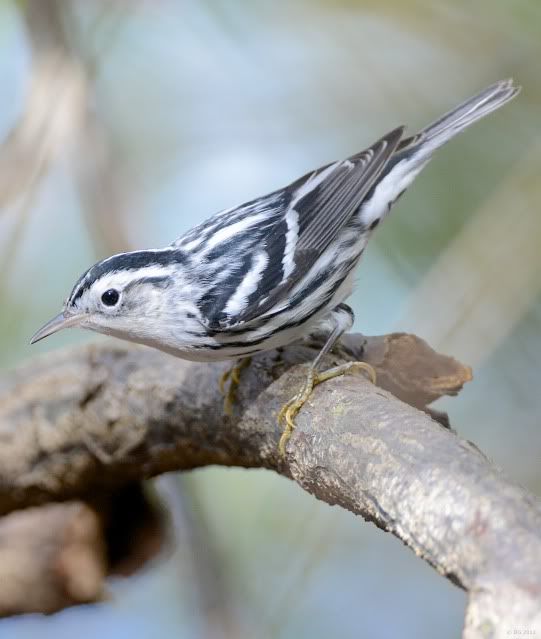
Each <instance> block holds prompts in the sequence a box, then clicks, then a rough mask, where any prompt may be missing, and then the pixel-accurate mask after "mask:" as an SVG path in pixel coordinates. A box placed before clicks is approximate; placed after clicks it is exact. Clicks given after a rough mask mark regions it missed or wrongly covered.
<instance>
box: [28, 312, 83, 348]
mask: <svg viewBox="0 0 541 639" xmlns="http://www.w3.org/2000/svg"><path fill="white" fill-rule="evenodd" d="M82 318H83V316H82V315H66V313H65V312H64V313H60V314H59V315H57V316H56V317H53V319H52V320H49V321H48V322H47V324H44V325H43V326H42V327H41V328H40V329H39V331H37V333H34V335H33V336H32V339H31V340H30V344H35V343H36V342H39V340H40V339H44V338H45V337H49V335H52V334H53V333H58V331H61V330H62V329H64V328H70V327H71V326H77V325H78V324H79V323H80V322H81V320H82Z"/></svg>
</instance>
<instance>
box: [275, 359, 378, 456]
mask: <svg viewBox="0 0 541 639" xmlns="http://www.w3.org/2000/svg"><path fill="white" fill-rule="evenodd" d="M357 371H363V372H364V373H367V374H368V376H369V379H370V381H371V382H372V384H375V383H376V371H375V370H374V368H373V367H372V366H370V364H367V363H366V362H348V363H347V364H340V366H334V367H333V368H329V369H328V370H326V371H323V372H321V373H318V372H317V371H316V370H315V369H314V368H312V367H311V368H310V369H309V371H308V375H307V376H306V380H305V382H304V386H303V387H302V388H301V390H300V391H299V392H298V393H297V394H296V395H295V397H293V398H292V399H290V400H289V401H288V402H286V403H285V404H284V405H283V406H282V408H281V409H280V412H279V413H278V424H279V425H280V426H282V427H283V432H282V435H281V437H280V441H279V442H278V451H279V453H280V456H281V457H284V456H285V453H286V446H287V443H288V441H289V439H290V437H291V435H292V433H293V431H294V430H295V417H296V416H297V415H298V413H299V411H300V410H301V408H302V407H303V406H304V404H305V403H306V401H307V400H308V398H309V397H310V395H311V394H312V391H313V390H314V388H315V387H316V386H317V385H318V384H321V383H322V382H326V381H327V380H329V379H333V378H334V377H340V376H341V375H347V374H350V373H354V372H357Z"/></svg>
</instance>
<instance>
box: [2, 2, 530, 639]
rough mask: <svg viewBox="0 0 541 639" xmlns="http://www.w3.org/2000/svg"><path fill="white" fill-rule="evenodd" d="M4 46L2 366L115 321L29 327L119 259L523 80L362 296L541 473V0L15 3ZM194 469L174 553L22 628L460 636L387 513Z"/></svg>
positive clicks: (492, 449)
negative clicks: (104, 595)
mask: <svg viewBox="0 0 541 639" xmlns="http://www.w3.org/2000/svg"><path fill="white" fill-rule="evenodd" d="M0 51H1V55H0V87H1V88H2V101H1V105H2V106H1V108H0V129H1V133H2V139H3V144H2V146H1V147H0V207H1V208H0V305H1V313H0V353H1V366H2V368H3V369H8V368H10V367H12V366H14V365H16V364H17V363H18V362H19V361H21V360H24V359H26V358H29V357H32V356H34V355H36V354H37V353H38V352H42V351H46V350H49V349H57V348H60V347H61V346H62V345H63V344H66V343H81V342H83V341H85V340H96V339H99V338H97V337H95V336H92V335H85V334H83V333H81V332H75V331H74V332H72V333H70V332H68V333H67V334H62V335H59V336H55V337H54V338H51V339H49V340H46V341H45V342H43V343H40V344H39V345H38V346H36V347H32V348H30V347H29V346H28V339H29V336H30V335H31V334H32V333H33V332H34V330H36V329H37V328H38V327H39V326H40V325H41V324H42V322H43V321H45V320H46V319H48V318H49V317H50V316H52V315H53V314H55V313H57V312H58V311H59V310H60V307H61V303H62V300H63V299H64V298H65V297H66V296H67V294H68V293H69V291H70V289H71V286H72V285H73V283H74V282H75V280H76V278H77V277H78V276H79V274H80V273H81V272H82V271H83V270H85V269H86V268H87V267H88V266H89V265H90V264H91V263H93V262H94V261H96V260H97V259H99V258H101V257H104V256H106V255H109V254H111V253H112V252H116V251H119V250H126V249H129V248H142V247H149V246H159V245H165V244H168V243H169V242H170V241H172V240H173V239H174V238H175V237H177V236H178V235H180V234H181V233H182V232H183V231H185V230H186V229H188V228H189V227H191V226H193V225H194V224H195V223H197V222H198V221H200V220H202V219H203V218H204V217H207V216H208V215H209V214H211V213H213V212H214V211H216V210H219V209H222V208H225V207H229V206H232V205H234V204H239V203H241V202H243V201H245V200H248V199H250V198H253V197H256V196H258V195H261V194H263V193H265V192H268V191H271V190H273V189H275V188H277V187H279V186H282V185H284V184H285V183H287V182H289V181H291V180H292V179H294V178H296V177H298V176H299V175H300V174H302V173H304V172H306V171H307V170H308V169H311V168H315V167H317V166H319V165H321V164H323V163H326V162H328V161H330V160H333V159H339V158H342V157H345V156H347V155H349V154H352V153H354V152H356V151H359V150H361V149H362V148H364V147H365V146H367V145H368V144H370V143H371V142H372V141H374V140H375V139H377V138H378V137H379V136H380V135H382V134H383V133H385V132H386V131H387V130H389V129H391V128H393V127H395V126H396V125H398V124H407V125H408V126H409V127H410V129H409V130H410V131H413V130H415V129H416V128H419V127H421V126H424V125H426V124H427V123H428V122H430V121H431V120H432V119H434V118H436V117H438V116H439V115H440V114H441V113H443V112H444V111H446V110H448V109H449V108H451V107H453V106H454V105H455V104H456V103H458V102H460V101H461V100H462V99H464V98H466V97H468V96H469V95H470V94H472V93H474V92H476V91H477V90H479V89H481V88H483V87H484V86H485V85H487V84H489V83H492V82H493V81H495V80H498V79H502V78H505V77H507V76H513V77H514V78H515V79H516V81H517V82H519V83H520V84H522V85H523V92H522V93H521V95H520V96H519V98H518V99H517V100H515V101H514V102H513V103H511V104H510V105H508V106H507V107H505V108H504V109H503V110H502V111H500V112H498V113H496V114H495V115H492V116H491V117H490V118H488V119H487V120H485V121H483V122H482V123H480V124H477V125H476V126H475V127H474V128H472V129H469V130H468V132H467V133H466V134H465V135H463V136H461V137H460V138H458V139H457V140H455V141H453V142H452V143H451V144H450V145H449V146H447V147H445V149H442V150H441V151H440V152H439V153H438V155H437V157H436V159H435V160H434V161H433V163H432V164H431V165H430V166H429V167H428V168H427V169H426V170H425V171H424V173H423V174H422V175H421V176H420V177H419V178H418V179H417V181H416V183H415V185H414V186H413V187H412V188H411V189H410V191H409V192H408V194H407V195H405V196H404V198H403V199H401V201H400V203H399V204H398V205H397V206H396V208H395V209H394V214H393V215H392V216H391V217H390V218H389V219H388V220H387V222H386V224H384V225H383V227H382V228H381V229H380V230H378V233H377V234H376V236H375V238H374V239H373V241H372V243H371V246H370V248H369V250H368V251H367V253H366V254H365V257H364V260H363V264H362V267H361V269H360V270H359V278H358V287H357V290H356V292H355V295H354V297H353V299H352V303H353V306H354V309H355V312H356V316H357V326H356V327H357V329H358V330H361V331H363V332H364V333H367V334H381V333H385V332H388V331H392V330H408V331H412V332H415V333H417V334H418V335H420V336H422V337H424V338H426V339H427V340H428V341H429V342H430V343H431V344H432V346H434V347H436V348H438V349H440V350H442V351H444V352H447V353H449V354H452V355H454V356H456V357H458V358H460V359H462V361H464V362H465V363H468V364H471V365H472V366H473V368H474V381H473V382H472V383H471V384H468V385H467V387H466V388H465V389H464V391H463V392H462V393H461V395H460V396H459V397H458V398H456V399H453V400H448V401H445V402H441V403H440V406H441V408H443V409H444V410H448V411H449V412H450V416H451V420H452V424H453V426H454V427H455V428H456V429H457V430H458V431H459V433H460V434H461V435H462V436H463V437H465V438H467V439H471V440H472V441H474V442H475V443H477V444H478V445H479V446H480V447H481V448H482V449H483V450H484V451H485V452H486V453H487V454H488V455H489V456H490V457H491V458H492V459H494V460H495V462H496V463H497V464H498V465H500V466H502V467H503V468H504V469H505V470H506V472H507V473H508V475H510V476H511V477H512V478H514V479H515V480H517V481H519V482H521V483H522V484H524V485H525V486H527V487H528V488H529V489H530V490H532V491H534V492H536V493H537V494H540V493H541V427H540V423H539V422H540V420H539V415H540V413H541V394H540V393H539V386H540V373H539V363H540V362H541V343H540V340H539V335H540V329H541V303H540V301H541V295H540V291H541V214H540V210H539V209H540V202H541V179H540V175H541V134H540V131H541V76H540V71H539V61H540V60H541V3H540V2H539V0H513V1H512V2H510V1H509V0H476V1H474V2H471V1H468V0H452V1H451V0H449V1H444V0H410V1H408V2H403V1H401V0H388V1H387V2H377V1H376V0H372V1H369V0H366V1H362V0H343V1H334V2H333V1H331V0H312V1H309V0H287V1H286V0H275V1H274V2H271V1H270V0H267V1H264V0H251V1H249V0H178V1H176V2H175V1H173V0H154V1H151V0H147V1H142V0H140V1H136V0H132V1H127V0H107V1H105V0H95V1H94V2H84V1H79V2H72V1H70V0H28V1H26V2H23V1H20V2H15V1H13V2H7V1H3V2H1V3H0ZM171 481H178V486H177V488H178V490H180V495H181V498H182V509H181V510H182V512H181V514H180V517H179V522H178V529H179V531H180V532H179V543H178V549H177V550H176V552H175V553H174V554H173V555H172V556H168V557H167V558H163V559H161V560H158V561H156V562H154V563H153V565H151V566H149V568H148V569H147V570H145V571H144V572H143V573H141V574H140V575H139V576H137V577H135V578H131V579H128V580H124V581H122V580H118V581H116V582H113V583H112V585H111V587H112V591H113V593H114V599H113V600H112V601H111V602H110V603H107V604H104V605H101V606H99V607H98V606H96V607H92V606H89V607H81V608H74V609H71V610H66V611H64V612H62V613H60V614H58V615H55V616H52V617H49V618H42V617H40V616H30V617H21V618H16V619H9V620H4V621H0V637H2V638H3V637H6V638H9V639H12V638H17V639H18V638H30V637H38V636H39V637H43V638H49V637H51V638H53V637H54V638H55V639H59V638H64V637H66V638H68V637H69V638H72V637H73V636H74V635H76V636H77V637H78V639H83V638H86V637H89V638H90V637H96V636H100V637H115V638H117V637H118V638H122V637H130V638H132V639H143V638H145V639H146V638H154V637H172V636H174V637H179V638H182V637H187V638H192V637H198V638H199V637H201V638H209V639H211V638H212V639H214V638H224V639H226V638H233V637H249V638H255V639H258V638H259V637H261V638H267V637H269V638H271V637H272V638H280V639H285V638H288V639H289V638H291V639H301V638H304V637H310V638H313V639H319V638H322V639H323V638H325V639H328V638H329V637H340V638H344V639H350V638H351V639H353V638H355V639H357V638H364V637H370V638H372V637H378V638H384V639H385V638H394V637H401V638H404V639H408V638H410V637H411V638H412V639H413V638H415V639H423V638H425V637H427V638H429V637H440V638H441V639H446V638H451V637H458V636H459V635H460V629H461V626H462V619H463V614H464V607H465V602H466V597H465V594H464V593H463V592H462V591H460V590H458V589H457V588H455V587H454V586H452V585H451V584H450V583H449V582H447V581H445V580H444V579H443V578H442V577H440V576H438V575H437V574H436V573H435V572H434V571H433V570H432V569H430V568H429V567H428V566H427V565H425V564H424V563H423V562H422V561H420V560H419V559H417V558H415V557H414V556H413V554H412V553H410V551H409V550H407V549H406V548H404V547H403V546H402V545H401V544H400V543H399V542H398V541H397V540H396V539H394V538H393V537H391V536H390V535H385V534H383V533H382V532H381V531H379V530H377V529H376V528H375V527H374V526H372V525H371V524H368V523H365V522H363V521H361V520H360V519H357V518H355V517H353V516H352V515H351V514H349V513H346V512H343V511H342V510H340V509H339V508H331V507H329V506H327V505H325V504H321V503H319V502H316V501H315V500H314V499H313V498H312V497H309V496H308V495H307V494H304V493H303V492H302V491H301V490H300V489H299V488H298V487H297V486H295V485H294V484H293V483H291V482H288V481H286V480H284V479H281V478H278V477H276V476H274V475H272V474H269V473H267V472H264V471H258V472H256V471H242V470H227V469H205V470H201V471H197V472H194V473H191V474H187V475H184V476H183V477H182V478H181V479H180V480H176V479H173V480H171V479H169V482H171ZM162 484H163V482H162ZM166 487H167V484H166ZM160 489H163V485H162V486H161V488H160ZM0 587H1V586H0Z"/></svg>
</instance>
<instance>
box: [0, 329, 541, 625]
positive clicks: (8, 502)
mask: <svg viewBox="0 0 541 639" xmlns="http://www.w3.org/2000/svg"><path fill="white" fill-rule="evenodd" d="M363 343H364V339H362V338H360V337H351V338H350V340H349V342H348V346H349V348H350V350H351V352H352V354H353V355H354V356H359V354H360V351H361V350H362V348H361V347H362V345H363ZM310 356H313V352H312V351H310V349H307V348H306V347H304V346H294V347H290V348H288V349H286V350H285V351H284V352H283V353H282V354H277V353H275V352H274V353H268V354H264V355H263V356H261V357H257V358H255V360H254V362H253V364H252V366H251V367H250V368H249V369H246V370H245V371H244V372H243V378H242V384H241V386H240V389H239V394H238V395H239V396H238V402H237V410H236V413H235V415H234V416H232V417H224V416H223V413H222V398H221V397H220V395H219V393H218V392H217V387H218V378H219V376H220V374H221V373H222V372H223V371H224V369H225V366H226V365H225V364H215V365H208V364H192V363H187V362H182V361H180V360H176V359H173V358H171V357H168V356H166V355H162V354H160V353H158V352H155V351H151V350H148V349H140V348H135V347H118V346H115V347H111V346H102V347H95V346H94V347H86V348H79V349H75V350H71V351H65V352H62V353H59V354H56V355H51V356H47V357H45V358H43V359H40V360H36V361H34V362H31V363H30V364H28V365H26V366H24V367H23V368H21V369H19V370H18V371H16V372H15V373H12V374H10V375H8V376H7V377H6V378H5V379H4V380H3V381H0V513H3V514H7V513H9V512H11V511H13V510H16V509H20V508H23V507H26V506H30V505H37V504H42V503H46V502H51V501H59V500H68V499H75V498H77V499H83V500H90V501H92V500H94V501H95V500H96V496H99V495H100V494H101V495H106V494H111V493H112V492H114V491H117V490H119V489H120V488H121V487H122V486H126V485H128V484H130V483H132V482H139V481H141V480H142V479H143V478H146V477H151V476H154V475H156V474H159V473H163V472H167V471H170V470H182V469H184V470H186V469H190V468H195V467H198V466H203V465H207V464H222V465H237V466H245V467H260V468H268V469H272V470H274V471H276V472H279V473H281V474H283V475H285V476H288V477H290V478H292V479H293V480H294V481H296V482H297V483H298V484H299V485H300V486H301V487H302V488H304V489H305V490H307V491H308V492H310V493H312V494H313V495H315V496H316V497H317V498H319V499H322V500H324V501H326V502H327V503H329V504H338V505H340V506H342V507H343V508H346V509H348V510H350V511H352V512H353V513H355V514H357V515H361V516H362V517H364V518H365V519H367V520H370V521H373V522H374V523H375V524H376V525H377V526H379V527H380V528H382V529H384V530H387V531H389V532H392V533H393V534H394V535H396V536H397V537H399V538H400V539H401V540H403V542H404V543H405V544H406V545H408V546H409V547H410V548H411V549H412V550H413V551H414V552H415V553H416V554H417V555H419V556H420V557H422V558H424V559H425V560H426V561H428V562H429V563H430V564H431V565H432V566H434V567H435V568H436V569H437V570H438V572H440V573H441V574H443V575H445V576H447V577H448V578H450V579H452V580H453V582H454V583H456V584H457V585H459V586H461V587H462V588H464V589H466V590H467V591H468V592H469V594H470V600H469V606H468V611H467V615H466V627H465V631H464V636H465V637H468V638H470V637H500V636H501V637H503V636H509V631H510V632H511V634H512V633H513V632H514V631H515V630H517V629H519V630H524V629H535V630H537V629H538V626H539V624H541V605H540V602H541V535H540V531H541V504H540V501H539V499H537V498H536V497H535V496H533V495H531V494H529V493H528V492H527V491H525V490H524V489H522V488H521V487H519V486H518V485H516V484H514V483H513V482H512V481H510V480H509V479H508V478H506V477H505V476H504V475H503V474H502V473H501V471H499V470H498V469H497V468H495V467H494V465H493V464H491V463H490V461H489V460H487V458H486V457H485V456H484V455H483V454H482V453H481V452H480V451H479V450H478V449H477V448H476V447H475V446H474V445H473V444H471V443H469V442H467V441H464V440H462V439H460V438H459V437H457V436H456V434H455V433H454V432H452V431H451V430H449V429H447V428H444V427H442V425H441V424H440V423H438V422H437V421H435V420H434V419H433V418H432V417H431V416H430V415H428V414H427V412H425V409H426V405H427V404H428V403H430V402H431V401H433V400H435V399H437V398H438V397H440V396H442V395H444V394H455V393H456V392H458V391H459V390H460V388H461V386H462V384H463V383H464V382H465V381H468V380H469V379H470V377H471V373H470V371H469V369H468V368H467V367H464V366H462V365H461V364H459V363H458V362H456V361H455V360H453V359H451V358H447V357H445V356H442V355H438V354H436V353H435V352H434V351H432V350H431V349H430V348H429V347H428V346H427V345H426V344H425V343H424V342H422V340H419V339H418V338H415V337H414V336H411V335H403V334H393V335H388V336H384V337H373V338H367V340H366V343H365V348H364V352H363V359H364V360H365V361H368V362H369V363H371V364H372V365H373V366H374V367H375V369H376V371H377V373H378V386H372V385H371V384H370V383H369V382H368V381H366V380H365V379H363V378H362V377H357V376H351V377H345V378H341V379H336V380H331V381H329V382H326V383H325V384H322V385H321V386H319V387H317V388H316V390H315V391H314V394H313V396H312V398H311V399H310V401H309V403H308V404H307V405H306V406H305V407H304V408H303V410H302V411H301V413H300V414H299V416H298V418H297V429H296V431H295V433H294V434H293V437H292V439H291V441H290V443H289V445H288V450H287V455H286V457H285V458H281V457H280V456H279V455H278V452H277V442H278V439H279V436H280V431H279V429H278V427H277V425H276V414H277V412H278V409H279V407H280V406H281V405H282V403H283V402H284V401H286V400H287V399H288V398H289V397H290V396H291V394H292V392H293V391H292V389H295V388H297V385H298V384H299V383H300V382H301V379H302V376H303V368H302V367H301V366H297V364H298V363H299V362H302V361H304V360H306V359H307V358H308V357H310ZM329 363H330V362H329ZM389 391H391V392H392V393H393V394H391V392H389ZM399 398H400V399H399ZM401 400H402V401H401ZM405 402H407V404H406V403H405ZM419 409H421V410H419ZM436 416H437V418H438V419H439V420H440V421H445V420H444V416H442V415H439V414H438V415H436ZM536 624H537V625H536ZM538 632H541V630H538Z"/></svg>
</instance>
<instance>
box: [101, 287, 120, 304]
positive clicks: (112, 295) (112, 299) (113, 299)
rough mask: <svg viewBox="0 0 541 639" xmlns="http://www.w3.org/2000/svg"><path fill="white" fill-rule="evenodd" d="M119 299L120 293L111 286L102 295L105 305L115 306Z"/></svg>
mask: <svg viewBox="0 0 541 639" xmlns="http://www.w3.org/2000/svg"><path fill="white" fill-rule="evenodd" d="M119 299H120V295H119V293H118V291H116V290H115V289H114V288H110V289H109V290H107V291H105V293H103V295H102V296H101V301H102V302H103V303H104V304H105V306H115V305H116V304H118V300H119Z"/></svg>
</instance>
